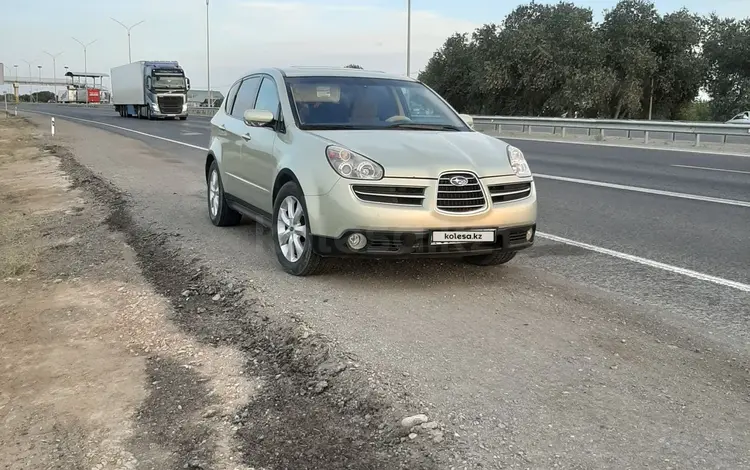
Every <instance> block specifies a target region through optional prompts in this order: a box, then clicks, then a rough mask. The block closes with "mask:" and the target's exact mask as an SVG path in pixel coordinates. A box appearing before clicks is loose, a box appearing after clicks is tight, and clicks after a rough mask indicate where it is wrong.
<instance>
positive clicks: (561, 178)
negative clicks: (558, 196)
mask: <svg viewBox="0 0 750 470" xmlns="http://www.w3.org/2000/svg"><path fill="white" fill-rule="evenodd" d="M534 177H535V178H541V179H548V180H555V181H566V182H568V183H578V184H587V185H589V186H601V187H603V188H612V189H622V190H625V191H634V192H637V193H646V194H656V195H659V196H669V197H677V198H681V199H692V200H694V201H703V202H714V203H717V204H725V205H728V206H739V207H750V201H738V200H735V199H723V198H719V197H709V196H698V195H697V194H688V193H676V192H674V191H662V190H661V189H651V188H642V187H640V186H628V185H625V184H616V183H605V182H603V181H591V180H582V179H578V178H568V177H565V176H554V175H544V174H541V173H534Z"/></svg>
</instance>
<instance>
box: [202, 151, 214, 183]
mask: <svg viewBox="0 0 750 470" xmlns="http://www.w3.org/2000/svg"><path fill="white" fill-rule="evenodd" d="M215 161H216V155H215V154H214V152H213V150H209V151H208V154H206V168H205V170H204V176H205V177H206V181H208V171H209V170H210V169H211V165H212V164H213V163H214V162H215Z"/></svg>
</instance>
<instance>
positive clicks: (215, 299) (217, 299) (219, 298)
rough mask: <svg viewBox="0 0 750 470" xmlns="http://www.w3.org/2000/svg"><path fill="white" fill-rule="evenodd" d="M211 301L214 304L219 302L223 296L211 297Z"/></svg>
mask: <svg viewBox="0 0 750 470" xmlns="http://www.w3.org/2000/svg"><path fill="white" fill-rule="evenodd" d="M211 300H213V301H214V302H218V301H219V300H221V294H216V295H215V296H213V297H211Z"/></svg>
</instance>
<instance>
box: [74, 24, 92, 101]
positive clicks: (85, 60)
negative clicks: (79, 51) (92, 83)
mask: <svg viewBox="0 0 750 470" xmlns="http://www.w3.org/2000/svg"><path fill="white" fill-rule="evenodd" d="M71 37H72V36H71ZM73 40H74V41H75V42H77V43H78V44H80V45H81V46H83V74H84V75H88V73H89V66H88V53H87V51H88V48H89V46H90V45H92V44H94V43H95V42H96V39H94V40H93V41H91V42H90V43H88V44H84V43H82V42H81V41H79V40H78V39H76V38H73ZM83 78H84V80H85V81H84V87H83V88H84V89H85V90H86V104H89V77H86V76H84V77H83Z"/></svg>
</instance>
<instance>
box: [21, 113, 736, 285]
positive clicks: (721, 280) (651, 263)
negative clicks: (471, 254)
mask: <svg viewBox="0 0 750 470" xmlns="http://www.w3.org/2000/svg"><path fill="white" fill-rule="evenodd" d="M30 112H33V113H39V114H46V115H48V116H55V117H61V118H66V119H72V120H75V121H81V122H88V123H91V124H98V125H101V126H106V127H111V128H114V129H119V130H122V131H125V132H131V133H133V134H138V135H143V136H146V137H151V138H153V139H158V140H163V141H166V142H171V143H174V144H178V145H184V146H186V147H190V148H195V149H198V150H208V149H206V148H203V147H199V146H197V145H192V144H187V143H185V142H180V141H179V140H173V139H167V138H165V137H159V136H158V135H153V134H147V133H145V132H140V131H135V130H133V129H128V128H126V127H120V126H115V125H113V124H106V123H102V122H98V121H91V120H88V119H81V118H74V117H70V116H64V115H57V114H51V113H44V112H41V111H30ZM534 176H538V177H541V178H545V177H547V176H545V175H539V174H535V175H534ZM548 178H550V179H560V178H562V177H548ZM568 179H572V178H565V179H564V180H568ZM579 181H584V182H586V183H584V184H587V183H596V184H595V185H597V186H599V185H601V186H615V187H617V186H621V185H610V183H599V182H596V181H592V182H588V181H586V180H578V181H574V182H579ZM625 188H627V187H625ZM635 190H642V191H644V192H653V191H655V190H646V189H644V188H636V189H635ZM663 192H664V191H660V192H657V194H660V193H663ZM674 194H679V193H674ZM668 195H670V194H668ZM686 196H691V197H689V198H688V199H693V198H701V200H703V199H705V198H703V197H702V196H692V195H689V194H688V195H686ZM677 197H680V196H677ZM707 199H713V198H707ZM734 202H739V203H742V201H734ZM742 204H744V205H746V206H747V207H750V203H742ZM537 236H539V237H540V238H546V239H547V240H551V241H555V242H558V243H565V244H566V245H571V246H577V247H579V248H583V249H586V250H589V251H594V252H596V253H601V254H604V255H609V256H612V257H615V258H620V259H624V260H626V261H631V262H633V263H638V264H642V265H644V266H649V267H652V268H656V269H661V270H663V271H668V272H671V273H675V274H680V275H683V276H687V277H690V278H693V279H699V280H702V281H708V282H711V283H714V284H718V285H720V286H725V287H730V288H733V289H737V290H740V291H743V292H750V285H748V284H743V283H741V282H737V281H730V280H729V279H724V278H721V277H716V276H711V275H708V274H703V273H700V272H697V271H692V270H690V269H685V268H680V267H677V266H672V265H669V264H665V263H660V262H658V261H653V260H650V259H646V258H641V257H639V256H634V255H629V254H627V253H620V252H619V251H614V250H610V249H607V248H602V247H599V246H595V245H589V244H588V243H583V242H577V241H575V240H570V239H568V238H563V237H558V236H557V235H551V234H548V233H543V232H537Z"/></svg>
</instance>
